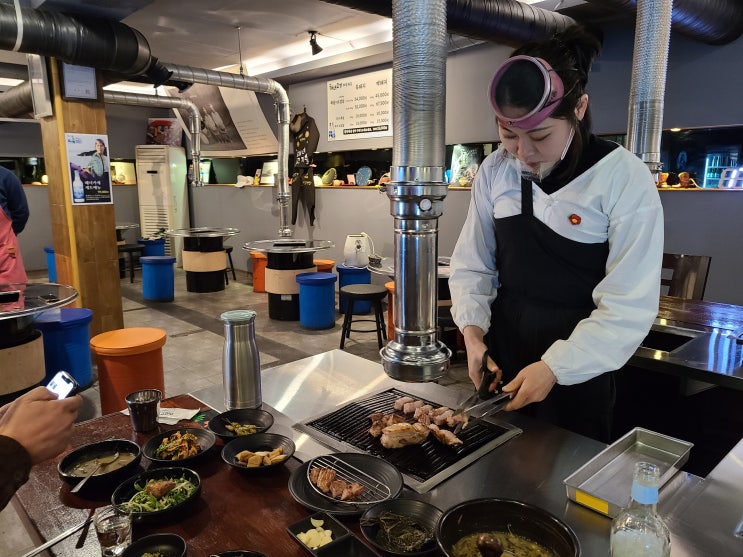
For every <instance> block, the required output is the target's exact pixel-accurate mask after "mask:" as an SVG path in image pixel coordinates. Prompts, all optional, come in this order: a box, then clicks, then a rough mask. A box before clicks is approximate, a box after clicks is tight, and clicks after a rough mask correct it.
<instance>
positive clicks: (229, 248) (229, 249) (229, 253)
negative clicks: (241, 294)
mask: <svg viewBox="0 0 743 557" xmlns="http://www.w3.org/2000/svg"><path fill="white" fill-rule="evenodd" d="M224 251H225V253H226V254H227V261H229V263H230V265H229V267H226V268H225V270H224V283H225V284H229V283H230V279H229V276H228V274H227V273H228V272H230V271H232V280H237V275H236V274H235V266H234V265H233V264H232V246H225V247H224Z"/></svg>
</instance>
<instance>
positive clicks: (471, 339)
mask: <svg viewBox="0 0 743 557" xmlns="http://www.w3.org/2000/svg"><path fill="white" fill-rule="evenodd" d="M462 336H464V345H465V347H466V350H467V371H468V373H469V377H470V379H471V380H472V383H473V384H474V385H475V388H476V389H477V388H479V387H480V383H481V382H482V376H483V372H482V357H483V354H485V352H486V351H487V349H488V347H487V345H486V344H485V342H484V341H483V337H484V336H485V333H484V332H483V330H482V329H481V328H480V327H476V326H474V325H468V326H466V327H465V328H464V330H463V331H462ZM488 369H490V371H494V372H496V373H497V374H498V377H497V378H496V380H495V381H493V383H492V387H491V388H495V387H496V386H497V385H498V383H500V381H501V375H502V373H501V370H500V368H499V367H498V364H496V363H495V362H493V360H492V359H488Z"/></svg>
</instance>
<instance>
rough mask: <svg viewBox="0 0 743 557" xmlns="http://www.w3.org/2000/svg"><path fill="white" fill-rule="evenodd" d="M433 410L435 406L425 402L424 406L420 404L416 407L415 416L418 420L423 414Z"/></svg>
mask: <svg viewBox="0 0 743 557" xmlns="http://www.w3.org/2000/svg"><path fill="white" fill-rule="evenodd" d="M432 411H433V406H431V405H430V404H424V405H423V406H419V407H418V408H416V409H415V413H414V414H413V418H415V419H416V420H417V419H418V418H420V417H421V416H422V415H423V414H430V413H431V412H432Z"/></svg>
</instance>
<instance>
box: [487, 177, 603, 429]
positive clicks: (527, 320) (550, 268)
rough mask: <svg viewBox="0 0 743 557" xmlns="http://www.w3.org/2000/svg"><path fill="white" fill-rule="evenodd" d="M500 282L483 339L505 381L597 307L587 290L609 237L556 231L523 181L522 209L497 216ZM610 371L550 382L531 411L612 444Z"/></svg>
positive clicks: (592, 284)
mask: <svg viewBox="0 0 743 557" xmlns="http://www.w3.org/2000/svg"><path fill="white" fill-rule="evenodd" d="M494 226H495V237H496V261H497V266H498V275H499V279H500V287H499V288H498V296H497V297H496V299H495V301H494V302H493V305H492V308H491V311H492V318H491V325H490V332H489V333H488V336H487V338H486V342H487V344H488V348H489V350H490V353H491V355H492V356H493V359H494V360H495V362H497V364H498V365H499V366H500V368H501V369H502V370H503V380H504V383H508V382H509V381H510V380H512V379H513V378H514V377H515V376H516V374H517V373H518V372H519V371H521V369H523V368H524V367H526V366H527V365H529V364H532V363H534V362H538V361H539V360H540V359H541V357H542V354H544V352H545V351H546V350H547V348H549V347H550V346H551V345H552V344H553V343H554V342H555V341H556V340H558V339H567V338H568V337H569V336H570V334H571V333H572V332H573V329H574V328H575V326H576V325H577V324H578V322H579V321H581V320H582V319H584V318H586V317H588V315H589V314H590V313H591V312H592V311H593V310H594V309H595V305H594V303H593V299H592V293H593V290H594V288H595V287H596V285H597V284H598V283H599V282H600V281H601V280H602V279H603V278H604V276H605V273H606V260H607V257H608V254H609V243H608V242H603V243H601V244H586V243H582V242H577V241H575V240H570V239H568V238H565V237H563V236H560V235H559V234H557V233H556V232H555V231H554V230H552V229H550V228H549V227H548V226H547V225H546V224H544V223H543V222H541V221H540V220H539V219H537V218H536V217H535V216H534V209H533V195H532V183H531V182H530V181H528V180H522V181H521V214H519V215H514V216H511V217H506V218H500V219H494ZM614 391H615V390H614V375H613V372H612V373H603V374H601V375H599V376H598V377H595V378H593V379H591V380H589V381H586V382H584V383H580V384H577V385H567V386H566V385H555V386H554V387H553V388H552V390H551V391H550V393H549V395H548V396H547V398H546V399H545V400H544V401H542V402H539V403H532V404H530V405H528V406H526V407H524V409H523V410H524V411H525V412H526V413H528V414H531V415H533V416H536V417H538V418H539V419H543V420H545V421H549V422H551V423H553V424H555V425H558V426H560V427H564V428H565V429H569V430H571V431H574V432H576V433H580V434H583V435H586V436H588V437H592V438H594V439H598V440H600V441H604V442H609V440H610V436H611V416H612V413H613V407H614V399H615V392H614Z"/></svg>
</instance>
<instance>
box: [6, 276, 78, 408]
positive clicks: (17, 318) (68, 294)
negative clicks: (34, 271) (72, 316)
mask: <svg viewBox="0 0 743 557" xmlns="http://www.w3.org/2000/svg"><path fill="white" fill-rule="evenodd" d="M77 296H78V294H77V290H75V289H74V288H73V287H72V286H65V285H62V284H54V283H43V282H32V283H24V282H22V283H10V284H0V370H1V371H0V405H2V404H5V403H6V402H10V401H11V400H14V399H15V398H17V397H18V396H19V395H21V394H22V393H23V392H24V391H27V390H29V389H31V388H33V387H35V386H36V385H38V384H39V382H40V381H41V380H42V379H43V378H44V375H45V374H46V371H45V367H44V343H43V341H42V338H41V332H40V331H38V330H37V329H36V327H34V320H35V318H36V315H37V314H39V313H41V312H43V311H46V310H50V309H54V308H58V307H61V306H65V305H67V304H69V303H70V302H72V301H74V300H75V299H76V298H77Z"/></svg>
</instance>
